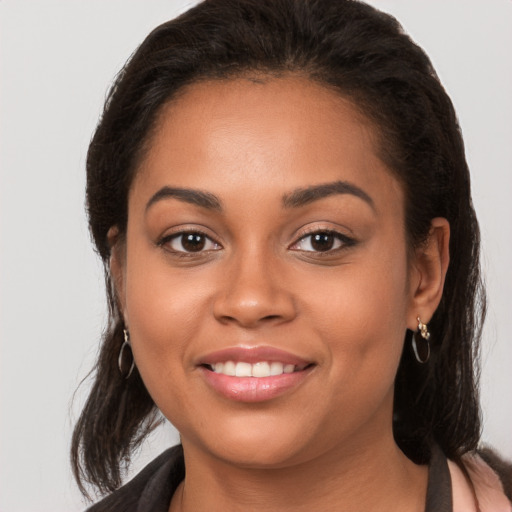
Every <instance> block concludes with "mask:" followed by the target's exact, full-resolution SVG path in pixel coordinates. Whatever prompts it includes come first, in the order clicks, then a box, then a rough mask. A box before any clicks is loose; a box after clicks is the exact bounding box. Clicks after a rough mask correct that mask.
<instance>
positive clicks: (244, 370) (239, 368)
mask: <svg viewBox="0 0 512 512" xmlns="http://www.w3.org/2000/svg"><path fill="white" fill-rule="evenodd" d="M235 375H236V376H237V377H252V365H251V364H250V363H236V371H235Z"/></svg>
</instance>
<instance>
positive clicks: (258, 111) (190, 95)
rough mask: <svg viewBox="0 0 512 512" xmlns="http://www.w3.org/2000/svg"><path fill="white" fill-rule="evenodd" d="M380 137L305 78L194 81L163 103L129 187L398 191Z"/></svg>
mask: <svg viewBox="0 0 512 512" xmlns="http://www.w3.org/2000/svg"><path fill="white" fill-rule="evenodd" d="M377 139H378V137H377V130H376V128H375V127H374V126H373V124H372V123H371V122H370V121H369V120H368V119H367V118H366V117H365V116H364V115H363V114H362V113H361V112H360V111H359V110H358V109H357V108H356V107H355V106H354V105H353V103H352V102H351V101H350V100H348V99H347V98H345V97H343V96H342V95H341V94H339V93H338V92H336V91H334V90H331V89H328V88H327V87H324V86H322V85H320V84H318V83H315V82H312V81H310V80H308V79H306V78H302V77H297V76H289V77H281V78H263V79H261V78H257V79H251V78H237V79H232V80H209V81H201V82H198V83H194V84H192V85H190V86H187V87H186V88H184V89H183V90H182V91H181V92H180V94H179V95H178V96H177V97H176V98H174V99H173V100H172V101H170V102H169V103H168V104H167V105H165V106H164V107H163V108H162V110H161V112H160V115H159V117H158V119H157V122H156V125H155V129H154V130H153V134H152V136H151V138H150V140H149V144H148V146H147V147H148V150H147V152H146V155H145V158H144V159H143V161H142V164H141V166H140V168H139V172H138V174H137V177H136V180H135V183H134V186H136V185H137V183H138V184H139V185H142V184H145V186H148V187H151V188H158V187H159V186H160V187H161V186H167V185H169V184H172V185H173V186H183V187H196V188H202V189H207V190H210V191H212V192H214V193H215V194H216V195H219V196H222V195H223V194H224V193H228V192H229V189H232V188H233V187H236V189H237V190H238V191H239V192H240V193H241V192H242V191H244V190H247V191H252V193H253V194H256V193H257V191H258V190H259V189H260V188H262V187H264V188H265V190H266V191H268V190H269V188H274V189H275V190H276V193H279V195H280V196H281V194H282V193H286V189H293V188H296V187H301V186H304V185H305V184H307V185H311V184H315V183H323V182H330V181H337V180H347V181H351V182H355V183H356V184H357V185H358V186H362V187H366V188H369V189H377V188H381V189H383V190H384V189H386V188H389V187H391V188H392V189H393V190H392V192H393V193H399V194H401V190H400V187H399V186H398V183H397V182H396V180H395V179H394V178H393V176H392V174H391V172H390V171H389V169H387V168H386V166H385V165H384V163H383V162H382V161H381V160H380V159H379V158H378V156H377V154H378V151H377V144H376V140H377ZM150 182H151V183H150ZM153 192H154V190H153ZM148 193H149V191H148Z"/></svg>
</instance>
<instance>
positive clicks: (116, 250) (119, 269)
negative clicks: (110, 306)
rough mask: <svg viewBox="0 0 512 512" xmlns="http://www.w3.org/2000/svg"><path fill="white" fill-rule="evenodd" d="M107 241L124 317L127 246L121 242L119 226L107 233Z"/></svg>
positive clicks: (116, 292)
mask: <svg viewBox="0 0 512 512" xmlns="http://www.w3.org/2000/svg"><path fill="white" fill-rule="evenodd" d="M107 239H108V243H109V246H110V261H109V265H110V278H111V281H112V286H113V288H114V294H115V298H116V301H117V306H118V308H119V311H120V312H121V314H122V315H123V316H125V315H124V310H125V300H124V297H125V294H124V283H125V276H124V274H125V272H124V269H125V259H126V257H125V244H124V242H123V240H121V236H120V234H119V229H118V227H117V226H112V227H111V228H110V229H109V230H108V233H107Z"/></svg>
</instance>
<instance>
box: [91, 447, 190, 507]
mask: <svg viewBox="0 0 512 512" xmlns="http://www.w3.org/2000/svg"><path fill="white" fill-rule="evenodd" d="M184 476H185V467H184V462H183V448H182V447H181V445H178V446H174V447H172V448H169V449H168V450H166V451H165V452H163V453H162V454H160V455H159V456H158V457H157V458H156V459H154V460H153V461H151V462H150V463H149V464H148V465H147V466H146V467H145V468H144V469H143V470H142V471H140V473H138V474H137V475H136V476H135V477H134V478H133V479H132V480H130V481H129V482H128V483H126V484H125V485H123V486H122V487H120V488H119V489H117V490H116V491H114V492H113V493H112V494H109V495H108V496H106V497H105V498H103V499H102V500H101V501H99V502H98V503H96V504H94V505H92V506H91V507H90V508H88V509H87V511H86V512H107V511H108V512H118V511H119V512H137V511H139V510H155V511H158V510H165V511H166V510H167V508H168V507H169V503H170V500H171V497H172V495H173V493H174V491H175V490H176V487H177V486H178V485H179V483H180V482H181V481H182V480H183V478H184Z"/></svg>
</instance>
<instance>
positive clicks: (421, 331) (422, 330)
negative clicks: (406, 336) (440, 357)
mask: <svg viewBox="0 0 512 512" xmlns="http://www.w3.org/2000/svg"><path fill="white" fill-rule="evenodd" d="M416 320H418V330H417V331H416V332H415V333H414V334H413V335H412V350H413V352H414V357H415V358H416V361H418V363H420V364H426V363H428V360H429V359H430V343H429V341H428V340H429V338H430V332H429V331H428V327H427V324H424V323H423V322H422V321H421V320H420V317H417V319H416ZM420 337H421V338H423V340H424V341H422V344H423V345H424V346H425V345H426V349H425V350H426V355H424V356H423V357H422V356H421V355H420V353H419V351H418V339H419V338H420Z"/></svg>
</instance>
